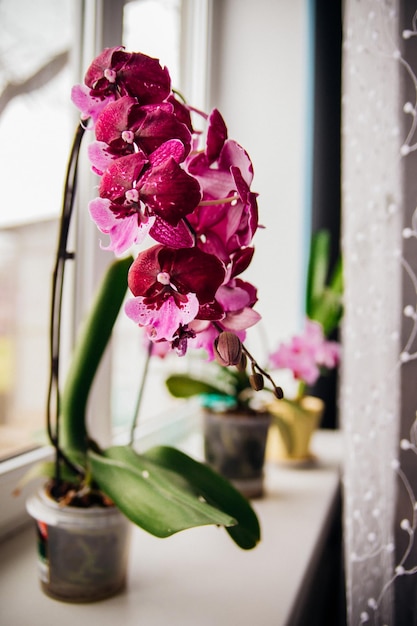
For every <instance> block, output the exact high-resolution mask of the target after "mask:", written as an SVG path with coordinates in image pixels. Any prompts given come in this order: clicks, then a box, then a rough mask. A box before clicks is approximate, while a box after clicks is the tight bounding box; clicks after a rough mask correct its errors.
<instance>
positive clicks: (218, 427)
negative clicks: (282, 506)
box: [203, 411, 271, 498]
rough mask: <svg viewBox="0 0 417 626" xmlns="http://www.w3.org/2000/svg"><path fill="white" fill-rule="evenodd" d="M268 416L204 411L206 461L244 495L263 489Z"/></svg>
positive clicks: (251, 495) (253, 495) (257, 495)
mask: <svg viewBox="0 0 417 626" xmlns="http://www.w3.org/2000/svg"><path fill="white" fill-rule="evenodd" d="M270 423H271V416H270V415H269V414H268V413H260V414H256V415H253V416H248V415H243V414H242V415H240V414H239V413H215V412H211V411H204V414H203V428H204V455H205V459H206V461H207V463H208V464H209V465H210V466H211V467H212V468H213V469H215V470H216V471H217V472H218V473H219V474H221V475H222V476H224V477H225V478H227V479H228V480H230V482H231V483H232V484H233V485H234V486H235V487H236V488H237V489H239V491H240V492H241V493H242V494H243V495H244V496H246V497H247V498H259V497H261V496H262V495H263V493H264V464H265V448H266V440H267V436H268V429H269V425H270Z"/></svg>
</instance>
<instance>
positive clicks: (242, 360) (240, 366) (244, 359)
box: [236, 352, 248, 372]
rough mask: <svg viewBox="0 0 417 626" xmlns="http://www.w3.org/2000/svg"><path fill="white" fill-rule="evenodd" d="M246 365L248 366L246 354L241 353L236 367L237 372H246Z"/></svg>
mask: <svg viewBox="0 0 417 626" xmlns="http://www.w3.org/2000/svg"><path fill="white" fill-rule="evenodd" d="M247 364H248V358H247V356H246V354H245V353H244V352H242V355H241V357H240V361H239V363H237V365H236V367H237V369H238V370H239V372H244V371H245V370H246V366H247Z"/></svg>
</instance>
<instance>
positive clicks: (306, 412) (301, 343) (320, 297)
mask: <svg viewBox="0 0 417 626" xmlns="http://www.w3.org/2000/svg"><path fill="white" fill-rule="evenodd" d="M329 259H330V235H329V233H328V231H326V230H321V231H318V232H317V233H315V235H314V236H313V237H312V242H311V248H310V256H309V264H308V275H307V288H306V317H305V320H304V328H303V329H302V330H301V332H300V333H298V334H296V335H294V336H293V337H291V339H290V340H289V341H283V342H281V343H280V344H279V345H278V346H277V348H276V349H275V350H273V351H272V352H271V354H270V355H269V367H270V368H271V369H272V370H287V371H288V372H290V374H291V376H292V381H293V383H294V390H293V393H291V392H290V393H286V397H285V398H283V399H281V400H280V401H279V402H276V401H275V400H273V401H272V402H271V403H270V404H269V410H270V412H271V413H272V415H273V426H275V428H271V430H270V433H269V439H268V446H267V456H268V458H274V459H278V460H284V461H296V462H305V461H307V462H309V461H310V460H311V458H312V454H311V451H310V442H311V436H312V434H313V433H314V431H315V430H316V428H317V427H318V426H319V424H320V421H321V419H322V415H323V412H324V408H325V407H324V402H323V400H322V399H321V398H319V397H317V396H315V395H312V393H311V391H310V390H311V389H312V388H314V385H315V384H316V382H317V381H318V380H319V378H320V377H321V376H324V375H326V374H327V373H328V372H329V371H330V370H332V369H334V368H336V367H337V365H338V364H339V361H340V344H339V343H338V342H337V341H332V340H330V339H329V337H330V336H331V335H332V334H333V333H334V331H335V330H336V329H337V328H338V326H339V323H340V320H341V318H342V315H343V304H342V295H343V282H342V262H341V259H340V258H339V259H338V261H337V262H336V265H335V268H334V270H333V272H332V274H331V276H330V277H329V264H330V261H329Z"/></svg>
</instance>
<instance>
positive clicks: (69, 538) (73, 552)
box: [26, 490, 130, 602]
mask: <svg viewBox="0 0 417 626" xmlns="http://www.w3.org/2000/svg"><path fill="white" fill-rule="evenodd" d="M26 508H27V511H28V513H29V514H30V515H31V517H33V518H34V520H35V522H36V532H37V537H38V571H39V578H40V583H41V587H42V589H43V591H44V592H45V593H46V594H47V595H48V596H51V597H53V598H55V599H57V600H63V601H66V602H94V601H96V600H102V599H104V598H106V597H109V596H112V595H114V594H116V593H117V592H119V591H120V590H121V589H123V587H124V586H125V583H126V569H127V555H128V544H129V536H130V522H129V521H128V519H127V518H126V517H125V516H124V515H122V514H121V513H120V511H119V510H118V509H117V508H115V507H98V506H93V507H90V508H77V507H73V506H72V507H70V506H60V505H58V503H57V502H55V501H54V500H52V499H51V498H49V497H48V496H47V495H46V493H45V491H44V490H41V491H39V492H38V493H37V494H35V495H34V496H32V497H31V498H30V499H29V500H28V501H27V505H26Z"/></svg>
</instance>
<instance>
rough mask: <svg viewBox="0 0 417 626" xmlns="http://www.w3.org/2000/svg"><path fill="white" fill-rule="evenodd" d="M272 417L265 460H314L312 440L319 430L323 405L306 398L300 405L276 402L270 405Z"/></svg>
mask: <svg viewBox="0 0 417 626" xmlns="http://www.w3.org/2000/svg"><path fill="white" fill-rule="evenodd" d="M268 408H269V410H270V412H271V414H272V416H273V419H272V424H271V428H270V430H269V435H268V442H267V449H266V457H267V459H269V460H274V461H311V460H312V458H313V456H312V454H311V450H310V443H311V437H312V435H313V433H314V431H315V430H316V429H317V428H318V427H319V425H320V421H321V418H322V415H323V412H324V402H323V400H321V398H316V397H315V396H305V397H303V398H301V400H300V401H299V402H297V403H296V402H290V401H286V400H277V401H275V402H272V403H271V404H270V405H268Z"/></svg>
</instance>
